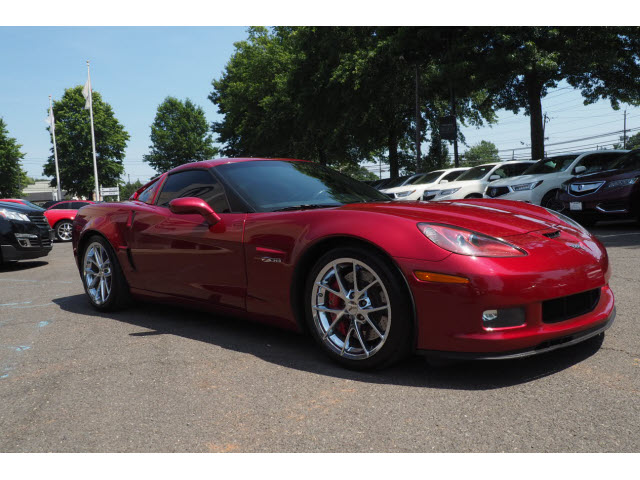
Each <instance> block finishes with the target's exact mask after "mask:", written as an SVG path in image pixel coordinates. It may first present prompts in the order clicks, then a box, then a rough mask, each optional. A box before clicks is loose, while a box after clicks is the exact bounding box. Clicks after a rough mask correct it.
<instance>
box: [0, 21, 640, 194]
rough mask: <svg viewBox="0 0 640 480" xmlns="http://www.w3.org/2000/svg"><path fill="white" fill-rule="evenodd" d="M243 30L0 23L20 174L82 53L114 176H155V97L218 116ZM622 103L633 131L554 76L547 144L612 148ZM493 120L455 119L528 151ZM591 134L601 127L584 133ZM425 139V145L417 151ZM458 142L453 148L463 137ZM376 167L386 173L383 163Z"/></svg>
mask: <svg viewBox="0 0 640 480" xmlns="http://www.w3.org/2000/svg"><path fill="white" fill-rule="evenodd" d="M246 36H247V35H246V27H239V26H237V27H0V65H1V66H2V70H0V117H3V118H4V120H5V122H6V123H7V126H8V129H9V134H10V136H12V137H15V138H17V140H18V142H19V143H20V144H22V145H23V147H22V151H23V152H24V153H25V154H26V156H25V159H24V161H23V166H24V168H25V169H26V171H27V173H28V175H30V176H32V177H38V178H41V177H43V175H42V167H43V165H44V163H45V161H46V158H47V157H48V156H49V155H50V148H51V140H50V136H49V133H48V131H47V130H46V124H45V123H44V119H45V117H46V116H47V108H48V101H49V95H52V96H53V98H54V100H55V99H59V98H60V97H61V96H62V94H63V92H64V90H65V88H69V87H73V86H75V85H82V84H84V83H85V81H86V79H87V68H86V60H90V61H91V80H92V86H93V88H94V90H96V91H99V92H100V93H101V95H102V97H103V99H104V100H105V101H106V102H108V103H109V104H111V106H112V107H113V110H114V112H115V115H116V118H118V120H119V121H120V122H121V123H122V124H123V125H124V127H125V129H126V130H127V131H128V132H129V134H130V137H131V139H130V141H129V144H128V147H127V150H126V158H125V161H124V165H125V175H124V177H123V180H125V181H126V180H127V179H128V178H130V179H131V181H134V180H140V181H142V182H145V181H146V180H148V179H149V178H151V177H152V176H154V170H153V169H152V168H151V167H150V166H149V165H147V164H146V163H144V162H143V161H142V157H143V155H144V154H146V153H147V152H148V151H149V146H150V139H149V134H150V125H151V123H152V122H153V119H154V117H155V114H156V109H157V107H158V105H159V104H160V103H161V102H162V101H163V100H164V98H165V97H167V96H169V95H171V96H175V97H177V98H180V99H185V98H190V99H191V100H192V101H193V102H195V103H196V104H197V105H200V106H201V107H203V109H204V111H205V114H206V117H207V120H208V122H209V123H211V122H213V121H216V120H219V119H220V116H219V115H218V114H217V109H216V107H215V106H214V105H213V104H212V103H211V102H210V101H209V100H208V98H207V96H208V95H209V93H210V92H211V89H212V87H211V81H212V80H213V79H214V78H219V77H220V76H221V74H222V72H223V70H224V67H225V65H226V63H227V61H228V59H229V58H230V56H231V55H232V53H233V51H234V46H233V43H234V42H236V41H240V40H244V39H245V38H246ZM625 108H626V109H627V128H628V129H630V130H631V134H633V133H636V132H637V131H640V130H639V128H640V108H638V107H631V106H625V105H623V106H622V109H621V110H619V111H614V110H613V109H612V108H611V106H610V104H609V102H608V101H606V100H603V101H599V102H597V103H596V104H594V105H590V106H584V105H583V102H582V97H581V95H580V93H579V92H578V91H576V90H574V89H573V88H572V87H570V86H569V85H568V84H566V83H565V82H562V83H561V84H559V85H558V87H557V88H556V89H554V90H552V91H551V92H550V93H549V94H548V95H547V97H545V98H544V99H543V101H542V109H543V112H545V113H547V114H548V117H549V122H548V123H547V126H546V132H545V136H546V137H548V140H547V141H546V144H547V152H548V153H549V154H553V153H564V152H568V151H580V150H590V149H595V148H597V147H601V146H603V145H606V146H608V147H611V145H612V144H613V143H615V141H617V139H618V137H619V136H620V135H621V133H614V132H616V131H618V130H622V129H623V121H624V117H623V111H624V109H625ZM498 119H499V121H498V123H497V124H495V125H493V126H491V127H487V126H485V127H483V128H480V129H477V128H475V127H466V128H465V127H462V133H463V134H464V135H465V137H466V140H467V143H468V145H475V144H477V143H479V142H480V141H481V140H487V141H491V142H493V143H495V144H496V146H497V147H498V148H499V150H500V156H501V158H503V159H510V158H511V157H512V156H514V157H515V158H525V157H527V155H528V153H529V150H528V144H529V142H530V139H529V138H530V135H529V117H526V116H524V115H522V114H520V115H514V114H513V113H511V112H505V111H500V112H498ZM634 129H635V130H634ZM596 135H603V136H601V137H598V138H593V139H589V138H588V137H592V136H596ZM579 139H584V140H579ZM574 140H579V141H574ZM563 142H569V143H563ZM554 144H559V145H554ZM427 148H428V147H427V145H424V146H423V152H426V151H427V150H426V149H427ZM459 148H460V152H461V153H462V152H464V151H465V150H466V148H467V146H465V145H462V144H461V145H460V146H459ZM513 149H516V150H513ZM450 152H451V155H453V148H452V147H451V148H450ZM372 170H374V171H375V172H376V173H377V172H378V168H372ZM382 172H383V173H382V176H383V177H387V176H388V167H387V168H383V170H382ZM62 183H63V184H64V180H62Z"/></svg>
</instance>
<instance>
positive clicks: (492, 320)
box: [482, 307, 526, 330]
mask: <svg viewBox="0 0 640 480" xmlns="http://www.w3.org/2000/svg"><path fill="white" fill-rule="evenodd" d="M525 320H526V314H525V310H524V308H522V307H515V308H498V309H494V310H485V311H484V312H482V324H483V325H484V328H486V329H489V330H493V329H496V328H509V327H521V326H522V325H524V324H525Z"/></svg>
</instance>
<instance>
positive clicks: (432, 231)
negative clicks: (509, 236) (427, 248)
mask: <svg viewBox="0 0 640 480" xmlns="http://www.w3.org/2000/svg"><path fill="white" fill-rule="evenodd" d="M418 229H419V230H420V231H421V232H422V233H423V234H424V235H425V237H427V238H428V239H429V240H431V241H432V242H433V243H435V244H436V245H438V246H439V247H440V248H444V249H445V250H448V251H449V252H453V253H457V254H459V255H471V256H476V257H522V256H524V255H526V254H527V252H525V251H524V250H522V249H520V248H518V247H516V246H514V245H511V244H510V243H507V242H505V241H504V240H500V239H498V238H494V237H489V236H488V235H483V234H481V233H477V232H473V231H471V230H466V229H464V228H458V227H451V226H448V225H438V224H433V223H419V224H418Z"/></svg>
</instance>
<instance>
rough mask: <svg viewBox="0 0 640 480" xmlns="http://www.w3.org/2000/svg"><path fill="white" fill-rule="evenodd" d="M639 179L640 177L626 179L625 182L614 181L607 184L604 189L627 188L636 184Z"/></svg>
mask: <svg viewBox="0 0 640 480" xmlns="http://www.w3.org/2000/svg"><path fill="white" fill-rule="evenodd" d="M639 178H640V177H635V178H625V179H624V180H613V181H611V182H607V184H606V185H605V186H604V188H615V187H627V186H629V185H633V184H634V183H636V182H637V181H638V179H639Z"/></svg>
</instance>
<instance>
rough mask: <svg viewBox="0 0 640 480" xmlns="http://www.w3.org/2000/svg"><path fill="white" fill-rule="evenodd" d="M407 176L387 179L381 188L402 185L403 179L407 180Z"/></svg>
mask: <svg viewBox="0 0 640 480" xmlns="http://www.w3.org/2000/svg"><path fill="white" fill-rule="evenodd" d="M408 178H409V177H408V176H404V177H398V178H395V179H393V180H389V181H388V182H387V183H385V184H384V185H383V186H382V188H384V189H385V190H386V189H387V188H394V187H399V186H400V185H402V184H403V183H404V182H405V181H407V179H408Z"/></svg>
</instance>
